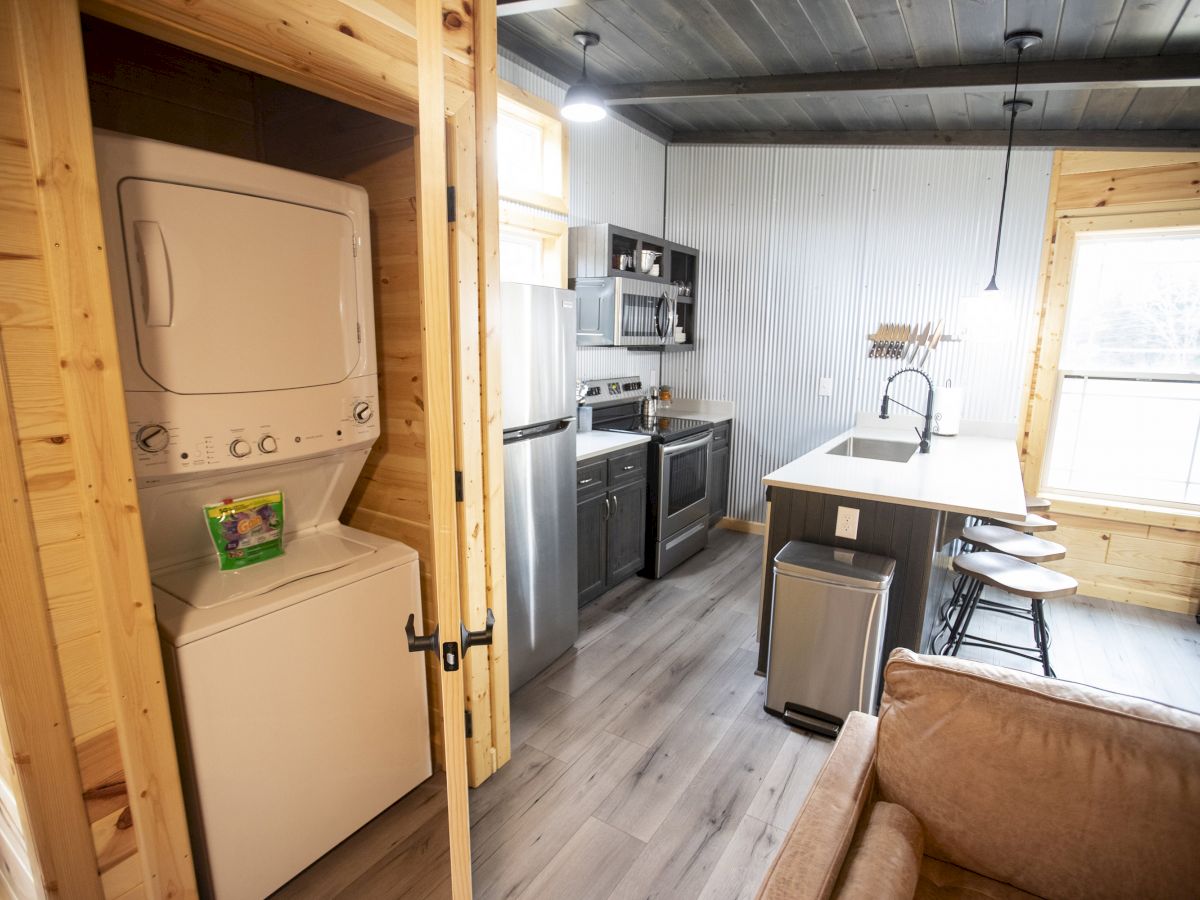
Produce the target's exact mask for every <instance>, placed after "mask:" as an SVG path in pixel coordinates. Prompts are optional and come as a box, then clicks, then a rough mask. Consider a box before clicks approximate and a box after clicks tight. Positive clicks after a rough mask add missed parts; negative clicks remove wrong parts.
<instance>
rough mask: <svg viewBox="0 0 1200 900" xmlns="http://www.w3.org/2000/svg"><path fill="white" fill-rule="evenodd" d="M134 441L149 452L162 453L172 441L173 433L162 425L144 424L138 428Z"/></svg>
mask: <svg viewBox="0 0 1200 900" xmlns="http://www.w3.org/2000/svg"><path fill="white" fill-rule="evenodd" d="M134 441H136V442H137V445H138V447H140V448H141V449H142V450H145V451H146V452H147V453H161V452H162V451H163V450H166V449H167V445H168V444H170V443H171V435H170V434H168V433H167V429H166V428H165V427H164V426H162V425H158V424H153V425H143V426H142V427H141V428H139V429H138V430H137V434H136V435H135V436H134Z"/></svg>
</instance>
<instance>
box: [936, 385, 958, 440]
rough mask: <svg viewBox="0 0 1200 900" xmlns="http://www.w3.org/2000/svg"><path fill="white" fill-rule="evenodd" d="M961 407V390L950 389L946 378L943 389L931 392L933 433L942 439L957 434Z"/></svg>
mask: <svg viewBox="0 0 1200 900" xmlns="http://www.w3.org/2000/svg"><path fill="white" fill-rule="evenodd" d="M962 407H963V392H962V388H956V387H952V386H951V383H950V379H949V378H947V379H946V385H945V387H942V388H938V389H937V390H935V391H934V392H933V433H934V434H938V435H942V436H943V437H948V436H950V435H955V434H958V429H959V426H960V425H961V424H962Z"/></svg>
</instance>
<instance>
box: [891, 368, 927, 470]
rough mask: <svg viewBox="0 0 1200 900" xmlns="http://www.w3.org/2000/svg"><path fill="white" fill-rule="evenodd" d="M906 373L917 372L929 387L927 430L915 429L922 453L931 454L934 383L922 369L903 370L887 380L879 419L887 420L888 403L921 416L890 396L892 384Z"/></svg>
mask: <svg viewBox="0 0 1200 900" xmlns="http://www.w3.org/2000/svg"><path fill="white" fill-rule="evenodd" d="M905 372H916V373H917V374H918V375H920V376H921V377H922V378H924V379H925V381H926V383H927V384H928V385H929V395H928V396H927V397H926V398H925V430H924V431H923V432H922V431H920V430H918V429H916V428H914V429H913V430H914V431H916V432H917V434H918V435H920V437H921V452H922V453H928V452H929V437H930V435H931V434H932V433H933V382H932V381H931V380H930V378H929V376H928V375H926V374H925V373H924V372H922V371H921V370H920V369H901V370H900V371H899V372H897V373H896V374H895V375H893V376H892V377H891V378H889V379H888V380H887V387H885V388H884V389H883V403H882V404H881V405H880V407H879V418H881V419H886V418H887V417H888V402H889V401H891V402H892V403H895V404H896V405H897V406H901V407H904V409H907V410H908V411H909V412H911V413H917V415H918V416H919V415H921V413H920V412H918V411H917V410H915V409H913V408H912V407H911V406H905V405H904V404H903V403H901V402H900V401H899V400H893V399H892V398H891V397H889V396H888V391H890V390H891V389H892V382H893V381H895V380H896V378H897V377H899V376H900V375H903V374H904V373H905Z"/></svg>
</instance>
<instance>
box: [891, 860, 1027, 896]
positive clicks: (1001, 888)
mask: <svg viewBox="0 0 1200 900" xmlns="http://www.w3.org/2000/svg"><path fill="white" fill-rule="evenodd" d="M913 900H1038V898H1037V897H1036V896H1035V895H1033V894H1027V893H1025V892H1024V891H1022V890H1019V889H1018V888H1015V887H1013V886H1012V885H1011V884H1005V883H1004V882H1002V881H993V880H992V879H990V878H984V877H983V876H982V875H979V874H976V873H975V872H969V871H967V870H966V869H960V868H959V867H958V866H956V865H953V864H951V863H948V862H942V861H941V860H940V859H934V858H933V857H931V856H927V857H925V858H924V859H923V860H921V877H920V879H919V880H918V882H917V892H916V893H915V894H914V895H913Z"/></svg>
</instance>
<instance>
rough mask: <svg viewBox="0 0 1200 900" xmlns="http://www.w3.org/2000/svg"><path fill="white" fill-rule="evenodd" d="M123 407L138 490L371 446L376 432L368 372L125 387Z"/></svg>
mask: <svg viewBox="0 0 1200 900" xmlns="http://www.w3.org/2000/svg"><path fill="white" fill-rule="evenodd" d="M125 405H126V409H127V411H128V415H129V436H130V439H131V441H132V444H133V465H134V471H135V472H136V474H137V477H138V484H139V486H141V487H145V486H147V485H151V484H155V483H157V482H159V481H166V480H174V479H175V478H177V477H181V476H186V475H189V474H191V475H195V474H199V473H201V472H218V471H222V470H231V469H240V468H244V467H248V466H258V465H263V464H266V463H274V462H285V461H287V460H290V459H298V458H300V457H304V456H312V455H314V454H317V453H327V452H329V451H331V450H336V449H338V448H339V447H355V446H362V445H364V444H365V445H368V446H369V445H370V444H371V443H373V442H374V440H375V439H376V438H377V437H378V436H379V415H378V411H379V396H378V389H377V385H376V378H375V376H374V375H368V376H362V377H359V378H351V379H347V380H346V381H343V382H340V383H338V384H330V385H322V386H319V387H310V388H302V389H297V390H290V391H270V392H263V393H247V394H220V395H212V394H172V393H168V392H165V391H160V392H151V391H129V392H127V393H126V395H125Z"/></svg>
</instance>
